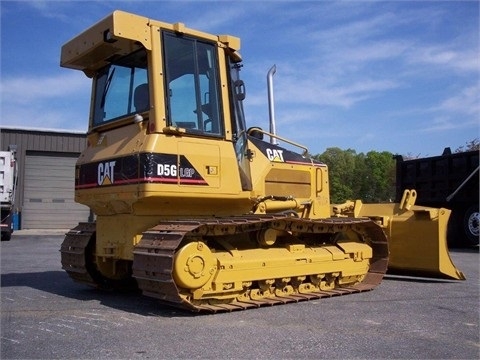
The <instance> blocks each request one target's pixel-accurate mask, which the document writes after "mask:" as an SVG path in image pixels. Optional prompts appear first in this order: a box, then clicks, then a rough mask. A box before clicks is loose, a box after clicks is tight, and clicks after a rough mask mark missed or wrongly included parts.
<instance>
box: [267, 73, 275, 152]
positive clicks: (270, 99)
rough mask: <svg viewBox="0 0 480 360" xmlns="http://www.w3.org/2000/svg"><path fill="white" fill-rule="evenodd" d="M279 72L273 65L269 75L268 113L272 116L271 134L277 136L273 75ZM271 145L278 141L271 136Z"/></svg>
mask: <svg viewBox="0 0 480 360" xmlns="http://www.w3.org/2000/svg"><path fill="white" fill-rule="evenodd" d="M276 71H277V67H276V66H275V65H273V66H272V67H271V68H270V70H268V74H267V86H268V113H269V115H270V134H273V135H277V130H276V128H275V106H274V104H273V75H275V72H276ZM270 144H274V145H276V144H277V139H276V138H274V137H273V136H270Z"/></svg>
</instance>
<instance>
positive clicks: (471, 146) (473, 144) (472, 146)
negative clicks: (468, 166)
mask: <svg viewBox="0 0 480 360" xmlns="http://www.w3.org/2000/svg"><path fill="white" fill-rule="evenodd" d="M474 150H477V151H479V150H480V142H479V141H478V138H477V139H473V140H471V141H468V142H466V143H465V145H463V146H459V147H458V148H456V149H455V152H456V153H460V152H465V151H474Z"/></svg>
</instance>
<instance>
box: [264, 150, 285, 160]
mask: <svg viewBox="0 0 480 360" xmlns="http://www.w3.org/2000/svg"><path fill="white" fill-rule="evenodd" d="M267 157H268V160H270V161H275V162H285V160H284V159H283V150H277V149H267Z"/></svg>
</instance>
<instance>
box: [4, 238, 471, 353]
mask: <svg viewBox="0 0 480 360" xmlns="http://www.w3.org/2000/svg"><path fill="white" fill-rule="evenodd" d="M62 241H63V236H62V235H61V234H60V233H54V234H45V233H42V235H38V234H36V233H35V232H22V231H20V232H18V233H14V235H13V236H12V240H11V241H8V242H5V241H4V242H2V243H1V353H0V358H1V359H143V358H145V359H147V358H148V359H172V358H175V359H195V358H201V359H203V358H208V359H233V358H236V359H287V358H289V359H293V358H295V359H298V358H304V359H479V358H480V341H479V261H478V260H479V253H478V248H476V249H469V250H453V251H451V257H452V259H453V261H454V262H455V264H456V265H457V267H458V268H460V270H462V271H463V272H464V273H465V275H466V277H467V280H466V281H440V280H432V279H414V278H408V277H398V276H391V275H389V276H387V277H386V278H385V279H384V281H383V282H382V284H381V285H380V286H379V287H378V288H376V289H375V290H373V291H371V292H366V293H360V294H353V295H348V296H342V297H334V298H328V299H322V300H314V301H310V302H300V303H296V304H288V305H280V306H273V307H262V308H259V309H254V310H246V311H239V312H232V313H222V314H214V315H192V314H190V313H188V312H183V311H179V310H176V309H174V308H170V307H167V306H164V305H161V304H159V303H158V302H157V301H155V300H154V299H150V298H147V297H144V296H142V295H140V294H137V293H115V292H101V291H97V290H95V289H91V288H88V287H85V286H84V285H81V284H77V283H74V282H73V281H72V280H71V279H70V278H69V277H68V275H67V274H66V273H65V272H64V271H63V270H62V269H61V264H60V252H59V249H60V244H61V242H62Z"/></svg>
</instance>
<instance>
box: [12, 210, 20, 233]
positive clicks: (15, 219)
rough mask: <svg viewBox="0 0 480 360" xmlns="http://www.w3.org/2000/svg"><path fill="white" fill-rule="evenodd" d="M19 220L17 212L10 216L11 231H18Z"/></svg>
mask: <svg viewBox="0 0 480 360" xmlns="http://www.w3.org/2000/svg"><path fill="white" fill-rule="evenodd" d="M19 219H20V214H19V213H18V212H14V213H13V215H12V225H13V230H19V229H20V227H19V223H20V222H19Z"/></svg>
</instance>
